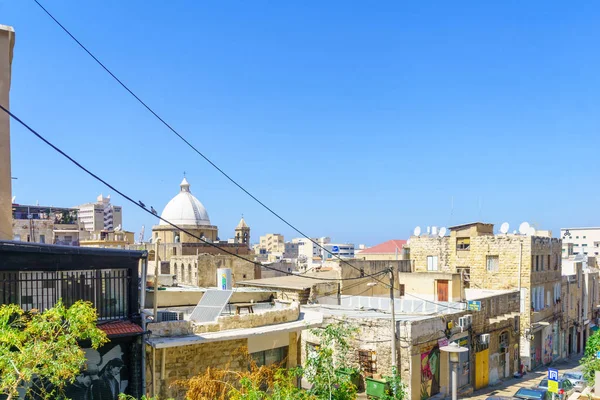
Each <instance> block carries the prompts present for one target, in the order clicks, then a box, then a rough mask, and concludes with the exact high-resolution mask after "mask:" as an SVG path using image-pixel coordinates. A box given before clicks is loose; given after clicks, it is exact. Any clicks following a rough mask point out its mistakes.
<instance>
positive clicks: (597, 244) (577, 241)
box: [560, 227, 600, 257]
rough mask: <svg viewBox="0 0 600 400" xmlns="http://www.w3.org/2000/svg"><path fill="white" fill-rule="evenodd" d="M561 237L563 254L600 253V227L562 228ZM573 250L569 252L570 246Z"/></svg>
mask: <svg viewBox="0 0 600 400" xmlns="http://www.w3.org/2000/svg"><path fill="white" fill-rule="evenodd" d="M560 237H561V238H562V242H563V256H569V255H578V254H582V255H584V256H587V255H590V256H596V257H597V256H598V255H600V227H598V228H562V229H561V230H560ZM570 245H572V250H571V252H570V253H569V246H570Z"/></svg>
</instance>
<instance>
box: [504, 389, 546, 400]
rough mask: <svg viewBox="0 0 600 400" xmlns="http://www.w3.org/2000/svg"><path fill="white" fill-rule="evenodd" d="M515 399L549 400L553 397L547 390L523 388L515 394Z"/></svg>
mask: <svg viewBox="0 0 600 400" xmlns="http://www.w3.org/2000/svg"><path fill="white" fill-rule="evenodd" d="M513 398H515V399H523V400H547V399H550V398H552V395H551V394H550V393H548V390H546V389H540V388H521V389H519V390H517V393H515V395H514V396H513Z"/></svg>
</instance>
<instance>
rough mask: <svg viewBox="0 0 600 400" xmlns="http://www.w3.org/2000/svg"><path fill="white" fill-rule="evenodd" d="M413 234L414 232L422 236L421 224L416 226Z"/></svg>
mask: <svg viewBox="0 0 600 400" xmlns="http://www.w3.org/2000/svg"><path fill="white" fill-rule="evenodd" d="M413 234H414V235H415V236H421V227H420V226H417V227H416V228H415V230H414V231H413Z"/></svg>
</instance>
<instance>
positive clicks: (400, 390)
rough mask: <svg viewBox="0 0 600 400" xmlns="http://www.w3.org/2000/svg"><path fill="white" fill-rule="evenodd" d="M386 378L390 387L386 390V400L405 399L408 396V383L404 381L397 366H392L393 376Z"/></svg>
mask: <svg viewBox="0 0 600 400" xmlns="http://www.w3.org/2000/svg"><path fill="white" fill-rule="evenodd" d="M385 378H386V380H387V381H388V382H389V384H390V388H389V390H386V393H385V395H384V397H383V399H384V400H404V399H406V398H407V397H408V394H407V392H406V385H405V384H404V383H403V382H402V379H401V378H400V375H399V374H398V369H397V368H396V367H392V376H389V377H385Z"/></svg>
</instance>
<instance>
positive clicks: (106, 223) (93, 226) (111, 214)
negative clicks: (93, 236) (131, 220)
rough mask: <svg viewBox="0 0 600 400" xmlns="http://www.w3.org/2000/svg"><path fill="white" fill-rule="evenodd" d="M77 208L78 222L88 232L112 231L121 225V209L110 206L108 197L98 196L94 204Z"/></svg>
mask: <svg viewBox="0 0 600 400" xmlns="http://www.w3.org/2000/svg"><path fill="white" fill-rule="evenodd" d="M77 208H78V210H79V220H80V221H81V223H82V225H83V228H84V229H85V230H86V231H88V232H94V231H102V230H106V231H112V230H115V229H116V228H118V227H122V225H123V209H122V208H121V207H120V206H115V205H113V204H111V202H110V195H109V196H106V197H104V196H102V195H99V196H98V198H97V199H96V202H95V203H86V204H82V205H80V206H78V207H77Z"/></svg>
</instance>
